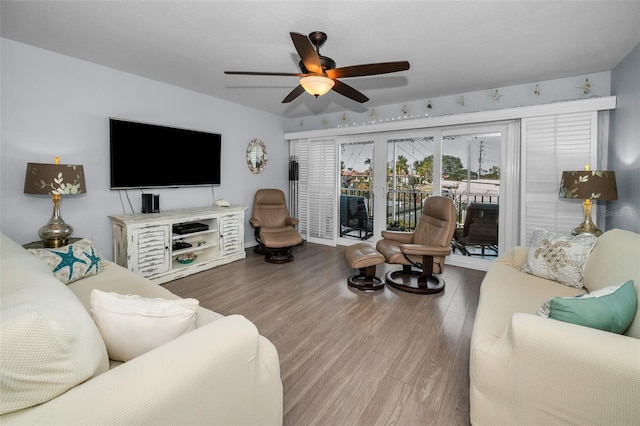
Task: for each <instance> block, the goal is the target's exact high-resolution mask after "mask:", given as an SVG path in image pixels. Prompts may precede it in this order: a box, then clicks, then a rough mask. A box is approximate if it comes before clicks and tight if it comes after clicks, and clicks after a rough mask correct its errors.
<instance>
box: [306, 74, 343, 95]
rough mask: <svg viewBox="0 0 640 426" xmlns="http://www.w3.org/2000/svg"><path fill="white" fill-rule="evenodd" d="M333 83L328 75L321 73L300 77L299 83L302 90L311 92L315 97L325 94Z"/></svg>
mask: <svg viewBox="0 0 640 426" xmlns="http://www.w3.org/2000/svg"><path fill="white" fill-rule="evenodd" d="M335 84H336V82H335V81H333V80H332V79H330V78H329V77H324V76H321V75H309V76H307V77H302V78H301V79H300V85H301V86H302V87H303V88H304V90H306V91H307V92H309V93H311V94H312V95H313V96H315V97H316V98H317V97H318V96H322V95H324V94H326V93H327V92H328V91H329V90H331V89H332V88H333V86H334V85H335Z"/></svg>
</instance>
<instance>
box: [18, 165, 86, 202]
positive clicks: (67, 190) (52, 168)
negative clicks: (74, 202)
mask: <svg viewBox="0 0 640 426" xmlns="http://www.w3.org/2000/svg"><path fill="white" fill-rule="evenodd" d="M86 192H87V187H86V184H85V182H84V169H83V167H82V166H80V165H75V164H47V163H27V174H26V177H25V180H24V193H25V194H34V195H60V196H67V195H78V194H84V193H86Z"/></svg>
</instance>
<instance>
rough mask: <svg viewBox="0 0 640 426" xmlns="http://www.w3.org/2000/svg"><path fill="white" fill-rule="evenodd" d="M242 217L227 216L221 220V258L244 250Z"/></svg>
mask: <svg viewBox="0 0 640 426" xmlns="http://www.w3.org/2000/svg"><path fill="white" fill-rule="evenodd" d="M243 222H244V221H243V218H242V215H236V214H234V215H227V216H222V217H221V218H220V256H227V255H230V254H233V253H236V252H238V251H240V250H243V249H244V241H243V238H244V237H243V235H242V232H241V230H242V226H243Z"/></svg>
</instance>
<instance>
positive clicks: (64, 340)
mask: <svg viewBox="0 0 640 426" xmlns="http://www.w3.org/2000/svg"><path fill="white" fill-rule="evenodd" d="M0 245H1V247H2V250H1V259H0V291H1V293H2V297H1V298H0V315H1V322H2V325H1V331H2V344H0V360H1V362H0V377H2V380H0V395H1V397H0V414H5V413H9V412H12V411H16V410H20V409H23V408H27V407H31V406H34V405H37V404H41V403H43V402H46V401H49V400H51V399H53V398H55V397H56V396H58V395H60V394H62V393H64V392H66V391H67V390H69V389H71V388H72V387H74V386H76V385H77V384H80V383H82V382H84V381H85V380H87V379H89V378H91V377H94V376H97V375H99V374H101V373H103V372H105V371H107V370H108V369H109V360H108V358H107V351H106V348H105V346H104V343H103V341H102V338H101V337H100V333H99V332H98V329H97V328H96V326H95V324H94V322H93V321H92V320H91V317H90V316H89V313H88V312H87V310H86V309H85V308H84V306H83V305H82V304H81V303H80V301H79V300H78V298H77V297H76V296H75V295H74V294H73V293H72V292H71V290H70V289H69V288H67V287H66V286H65V285H64V284H63V283H61V282H60V281H59V280H57V279H56V278H55V277H54V275H53V273H52V272H51V270H50V269H49V268H48V267H47V266H46V265H45V264H44V263H43V262H42V261H40V260H39V259H37V258H36V257H34V256H32V255H31V254H29V253H28V252H27V250H25V249H23V248H22V247H21V246H20V245H18V244H17V243H15V242H14V241H12V240H10V239H9V238H8V237H6V236H5V235H2V236H1V240H0Z"/></svg>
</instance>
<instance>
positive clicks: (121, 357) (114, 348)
mask: <svg viewBox="0 0 640 426" xmlns="http://www.w3.org/2000/svg"><path fill="white" fill-rule="evenodd" d="M89 304H90V310H91V316H92V317H93V320H94V321H95V323H96V325H97V326H98V330H100V334H102V338H103V339H104V342H105V345H106V346H107V353H108V354H109V358H111V359H112V360H115V361H125V362H126V361H129V360H130V359H132V358H135V357H137V356H138V355H142V354H143V353H145V352H147V351H150V350H151V349H154V348H156V347H158V346H160V345H162V344H164V343H167V342H169V341H171V340H173V339H175V338H176V337H179V336H181V335H183V334H185V333H187V332H189V331H191V330H193V329H194V328H196V319H197V312H196V311H197V309H198V306H199V302H198V300H196V299H174V300H167V299H153V298H148V297H142V296H137V295H132V294H128V295H123V294H117V293H112V292H110V293H106V292H103V291H100V290H97V289H94V290H92V291H91V298H90V301H89Z"/></svg>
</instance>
